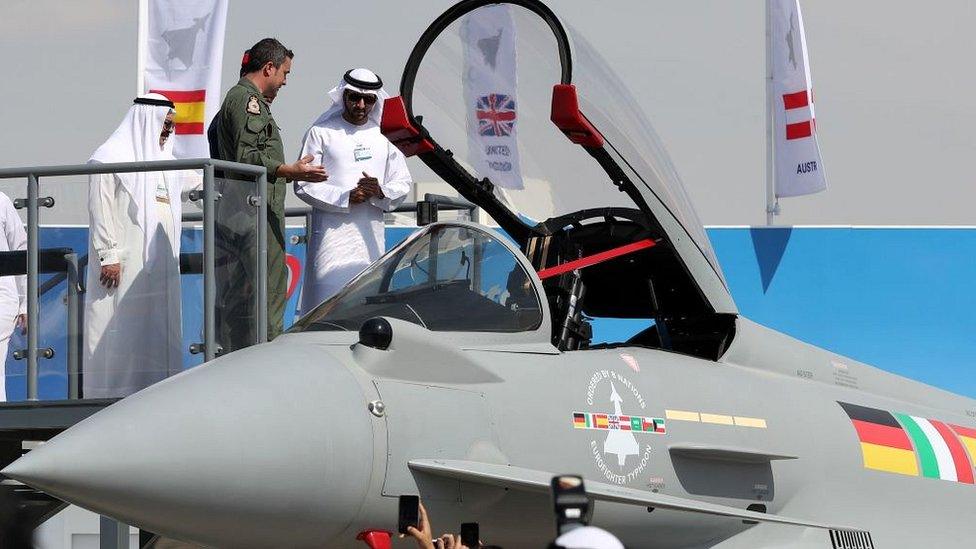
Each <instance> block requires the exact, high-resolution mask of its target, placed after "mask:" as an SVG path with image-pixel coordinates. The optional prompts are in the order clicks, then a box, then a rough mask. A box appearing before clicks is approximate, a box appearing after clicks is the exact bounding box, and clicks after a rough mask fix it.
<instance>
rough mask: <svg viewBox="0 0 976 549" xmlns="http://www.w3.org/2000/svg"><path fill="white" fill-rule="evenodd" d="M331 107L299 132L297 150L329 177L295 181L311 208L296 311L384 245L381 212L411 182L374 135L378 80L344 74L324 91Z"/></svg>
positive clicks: (400, 160) (359, 72) (382, 95)
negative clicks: (301, 137) (300, 139)
mask: <svg viewBox="0 0 976 549" xmlns="http://www.w3.org/2000/svg"><path fill="white" fill-rule="evenodd" d="M329 97H330V98H331V99H332V101H333V104H332V107H330V108H329V110H327V111H325V112H324V113H323V114H322V116H320V117H319V118H318V120H316V121H315V123H314V124H313V125H312V127H311V128H310V129H309V130H308V133H306V134H305V141H304V143H303V145H302V152H301V154H300V155H299V156H300V157H304V156H306V155H312V156H313V157H314V158H313V160H312V162H311V163H312V164H313V165H317V164H321V165H322V166H324V167H325V169H326V172H327V173H328V174H329V179H328V180H327V181H324V182H321V183H306V182H304V181H296V182H295V194H297V195H298V197H299V198H301V199H302V200H304V201H305V202H307V203H308V204H310V205H311V206H312V207H313V210H312V220H311V226H310V227H309V232H310V233H311V234H309V238H308V252H307V254H306V256H307V259H306V261H305V282H304V284H303V285H302V302H301V311H302V313H307V312H308V311H310V310H312V308H313V307H315V306H316V305H318V304H319V303H321V302H323V301H325V300H326V299H328V298H330V297H332V296H333V295H335V294H336V293H337V292H338V291H339V289H340V288H342V287H343V286H344V285H345V284H346V283H347V282H349V280H351V279H352V278H353V277H354V276H356V275H357V274H359V272H360V271H362V270H363V269H365V268H366V266H368V265H369V264H370V263H372V262H373V261H374V260H376V258H378V257H379V256H380V255H381V254H382V253H383V251H384V250H385V248H386V239H385V238H384V232H383V231H384V229H383V212H384V211H389V210H391V209H393V208H395V207H396V206H397V205H398V204H399V203H400V202H402V201H403V199H404V198H406V196H407V193H408V192H409V191H410V185H411V183H412V181H411V178H410V172H409V171H408V170H407V163H406V159H405V158H404V156H403V153H401V152H400V151H399V150H398V149H397V148H396V147H395V146H393V144H392V143H390V141H389V140H387V139H386V137H384V136H383V134H382V133H380V118H381V115H382V109H383V100H384V99H386V98H388V97H389V95H388V94H387V93H386V92H385V91H384V90H383V81H382V80H380V77H379V76H377V75H376V74H374V73H373V71H370V70H368V69H355V70H350V71H347V72H346V74H345V75H344V76H343V77H342V80H340V81H339V84H338V85H337V86H336V87H335V88H333V89H332V90H331V91H330V92H329Z"/></svg>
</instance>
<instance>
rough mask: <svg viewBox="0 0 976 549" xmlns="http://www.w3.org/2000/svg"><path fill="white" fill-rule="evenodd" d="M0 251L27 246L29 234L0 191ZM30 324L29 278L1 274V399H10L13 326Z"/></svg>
mask: <svg viewBox="0 0 976 549" xmlns="http://www.w3.org/2000/svg"><path fill="white" fill-rule="evenodd" d="M0 225H2V226H0V229H2V231H3V235H0V252H12V251H16V250H26V249H27V233H26V232H24V224H23V223H22V222H21V221H20V216H19V215H17V210H15V209H14V203H13V202H11V201H10V197H8V196H7V195H6V194H4V193H0ZM26 325H27V277H26V276H24V275H20V276H4V277H0V402H6V401H7V388H6V371H5V370H6V360H7V346H8V345H10V336H11V335H12V334H13V332H14V328H23V327H25V326H26Z"/></svg>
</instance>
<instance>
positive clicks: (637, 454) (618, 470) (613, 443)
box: [573, 370, 666, 484]
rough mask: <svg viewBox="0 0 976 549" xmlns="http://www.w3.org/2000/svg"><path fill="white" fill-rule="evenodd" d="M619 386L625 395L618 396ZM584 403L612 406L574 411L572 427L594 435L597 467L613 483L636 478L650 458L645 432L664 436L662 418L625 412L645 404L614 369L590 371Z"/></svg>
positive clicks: (630, 384)
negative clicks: (596, 409) (597, 409)
mask: <svg viewBox="0 0 976 549" xmlns="http://www.w3.org/2000/svg"><path fill="white" fill-rule="evenodd" d="M618 386H619V387H620V388H621V390H622V391H623V392H624V395H626V396H627V398H624V397H623V396H621V394H620V392H619V391H618V390H617V387H618ZM586 403H587V405H590V406H601V405H602V406H606V408H603V409H604V410H609V409H610V406H612V407H613V411H612V412H609V411H607V412H604V411H602V410H601V411H595V412H573V427H574V428H575V429H586V430H589V431H591V434H592V435H593V436H592V438H591V439H590V453H591V455H592V456H593V460H594V462H595V463H596V467H597V469H599V470H600V472H601V473H602V474H603V476H604V478H606V479H607V480H608V481H610V482H612V483H614V484H625V483H627V482H629V481H634V480H637V479H638V478H639V477H640V475H641V474H642V473H643V472H644V470H645V469H646V468H647V464H648V462H649V461H650V458H651V445H650V444H649V443H648V442H647V440H646V438H645V437H644V435H663V434H664V433H665V432H666V428H665V424H664V419H663V418H657V417H646V416H644V415H629V414H627V413H625V411H626V412H630V411H636V410H635V408H640V409H641V410H644V409H645V408H646V407H647V403H646V402H645V401H644V397H642V396H641V394H640V391H639V390H638V389H637V387H636V386H635V385H634V384H633V383H631V382H630V380H629V379H627V378H625V377H624V376H622V375H620V374H618V373H617V372H615V371H613V370H599V371H597V372H594V373H593V375H592V376H591V377H590V383H589V385H588V386H587V389H586ZM602 406H601V407H602ZM604 433H605V436H604ZM631 456H633V457H631Z"/></svg>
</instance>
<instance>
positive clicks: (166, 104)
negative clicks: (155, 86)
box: [133, 97, 176, 109]
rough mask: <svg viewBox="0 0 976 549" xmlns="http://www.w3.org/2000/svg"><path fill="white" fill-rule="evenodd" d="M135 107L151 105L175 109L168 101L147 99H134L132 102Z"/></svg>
mask: <svg viewBox="0 0 976 549" xmlns="http://www.w3.org/2000/svg"><path fill="white" fill-rule="evenodd" d="M133 103H134V104H136V105H153V106H155V107H169V108H171V109H175V108H176V105H174V104H173V102H172V101H170V100H169V99H152V98H149V97H136V98H135V101H133Z"/></svg>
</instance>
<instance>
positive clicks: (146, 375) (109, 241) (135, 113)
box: [83, 93, 182, 398]
mask: <svg viewBox="0 0 976 549" xmlns="http://www.w3.org/2000/svg"><path fill="white" fill-rule="evenodd" d="M173 113H174V106H173V103H172V102H171V101H169V100H168V99H166V97H164V96H162V95H159V94H155V93H150V94H146V95H142V96H139V97H138V98H136V100H135V102H134V104H133V105H132V107H130V108H129V112H128V114H126V116H125V119H124V120H123V121H122V123H121V124H120V125H119V127H118V128H117V129H116V130H115V133H113V134H112V136H111V137H109V138H108V141H106V142H105V143H104V144H103V145H102V146H101V147H99V148H98V150H96V151H95V153H94V154H92V157H91V159H90V160H89V163H93V164H96V163H109V162H138V161H150V160H172V159H173V153H172V148H173V144H172V141H170V140H169V136H170V134H171V133H172V132H173ZM180 184H181V180H180V178H179V174H177V173H175V172H169V173H167V172H140V173H124V174H102V175H93V176H91V177H90V179H89V193H88V205H89V212H90V214H91V229H90V234H91V238H90V239H89V247H88V291H87V295H86V300H85V362H84V369H83V372H84V383H83V388H84V396H85V398H99V397H124V396H127V395H130V394H132V393H134V392H136V391H138V390H140V389H142V388H144V387H147V386H149V385H152V384H153V383H155V382H157V381H160V380H162V379H164V378H165V377H167V376H168V375H171V374H174V373H177V372H179V371H180V370H181V368H182V331H181V325H180V323H181V318H180V264H179V256H180V222H181V215H182V213H181V207H180V191H181V188H180Z"/></svg>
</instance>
